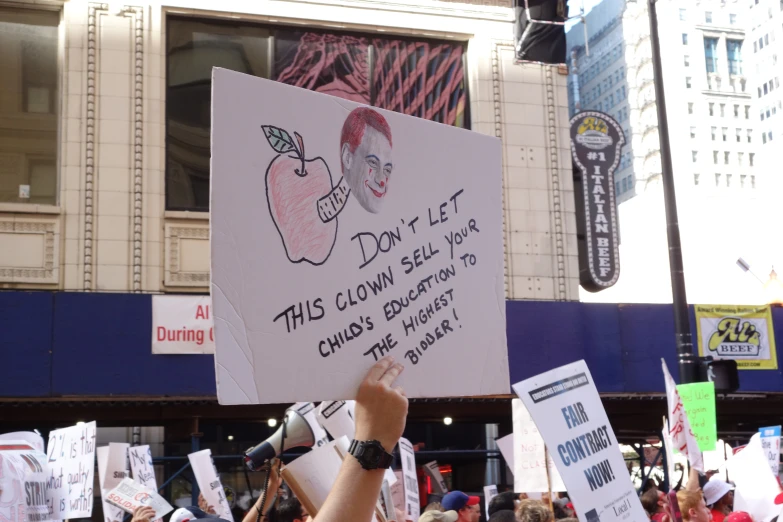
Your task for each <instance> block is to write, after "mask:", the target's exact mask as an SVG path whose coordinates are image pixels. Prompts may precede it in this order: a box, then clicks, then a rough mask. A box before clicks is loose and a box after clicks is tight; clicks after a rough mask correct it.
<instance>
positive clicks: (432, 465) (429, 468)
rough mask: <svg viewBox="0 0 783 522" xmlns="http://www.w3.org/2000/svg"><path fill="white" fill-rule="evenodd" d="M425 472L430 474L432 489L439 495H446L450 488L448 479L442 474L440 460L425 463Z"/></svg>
mask: <svg viewBox="0 0 783 522" xmlns="http://www.w3.org/2000/svg"><path fill="white" fill-rule="evenodd" d="M424 472H425V473H427V475H429V477H430V479H431V480H432V489H433V492H434V493H437V494H438V495H445V494H446V493H448V492H449V488H448V487H446V481H445V480H443V475H441V474H440V467H439V466H438V461H437V460H433V461H432V462H428V463H426V464H425V465H424Z"/></svg>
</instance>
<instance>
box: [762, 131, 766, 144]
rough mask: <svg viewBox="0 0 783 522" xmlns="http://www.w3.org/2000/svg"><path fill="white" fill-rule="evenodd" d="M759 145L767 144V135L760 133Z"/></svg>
mask: <svg viewBox="0 0 783 522" xmlns="http://www.w3.org/2000/svg"><path fill="white" fill-rule="evenodd" d="M761 143H767V133H766V132H762V133H761Z"/></svg>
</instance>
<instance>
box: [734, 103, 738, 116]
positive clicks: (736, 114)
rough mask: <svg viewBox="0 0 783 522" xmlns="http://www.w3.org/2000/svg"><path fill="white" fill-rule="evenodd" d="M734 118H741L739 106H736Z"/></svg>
mask: <svg viewBox="0 0 783 522" xmlns="http://www.w3.org/2000/svg"><path fill="white" fill-rule="evenodd" d="M734 117H735V118H739V105H735V106H734Z"/></svg>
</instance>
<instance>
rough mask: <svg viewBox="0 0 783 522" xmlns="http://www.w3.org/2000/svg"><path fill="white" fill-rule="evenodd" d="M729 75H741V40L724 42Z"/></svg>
mask: <svg viewBox="0 0 783 522" xmlns="http://www.w3.org/2000/svg"><path fill="white" fill-rule="evenodd" d="M726 56H727V57H728V59H729V74H742V40H726Z"/></svg>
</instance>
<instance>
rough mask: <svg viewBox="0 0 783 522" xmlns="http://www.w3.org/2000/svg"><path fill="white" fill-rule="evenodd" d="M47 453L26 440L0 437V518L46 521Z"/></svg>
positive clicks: (12, 521)
mask: <svg viewBox="0 0 783 522" xmlns="http://www.w3.org/2000/svg"><path fill="white" fill-rule="evenodd" d="M48 478H49V475H48V469H47V466H46V455H45V454H44V453H43V452H42V451H39V450H37V449H36V448H35V447H33V444H31V443H29V442H27V441H26V440H23V439H22V440H13V439H4V440H2V441H0V520H2V521H3V522H46V521H48V520H50V519H51V517H50V516H49V502H48V501H47V487H46V482H47V479H48Z"/></svg>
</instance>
